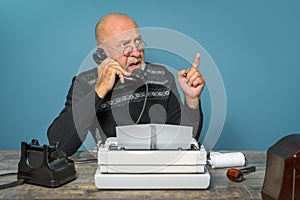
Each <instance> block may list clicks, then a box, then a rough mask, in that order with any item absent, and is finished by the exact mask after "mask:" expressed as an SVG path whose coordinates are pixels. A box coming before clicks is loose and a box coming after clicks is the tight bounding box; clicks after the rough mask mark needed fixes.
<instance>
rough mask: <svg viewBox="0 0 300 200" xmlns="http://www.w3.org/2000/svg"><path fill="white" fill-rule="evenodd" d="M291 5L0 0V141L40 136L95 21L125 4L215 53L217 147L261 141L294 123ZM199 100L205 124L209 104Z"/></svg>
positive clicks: (88, 45) (294, 7)
mask: <svg viewBox="0 0 300 200" xmlns="http://www.w3.org/2000/svg"><path fill="white" fill-rule="evenodd" d="M299 8H300V3H299V1H296V0H295V1H293V0H291V1H285V2H283V1H279V0H278V1H273V0H272V1H271V0H265V1H261V0H252V1H239V0H236V1H233V0H230V1H196V0H195V1H192V0H185V1H181V2H176V3H174V1H171V0H169V1H161V0H160V1H156V0H152V1H133V0H128V1H117V0H109V1H108V0H106V1H104V0H93V1H76V0H65V1H58V0H54V1H53V0H51V1H45V0H44V1H38V0H35V1H32V0H27V1H23V0H19V1H17V0H1V1H0V45H1V48H0V73H1V75H0V76H1V78H0V87H1V98H0V112H1V116H0V123H1V128H0V134H1V140H0V149H19V148H20V142H21V141H30V140H31V139H32V138H37V139H39V140H40V143H47V139H46V130H47V128H48V126H49V124H50V123H51V122H52V121H53V119H54V118H55V117H56V116H57V115H58V113H59V112H60V110H61V109H62V107H63V104H64V101H65V96H66V94H67V90H68V88H69V86H70V83H71V78H72V77H73V76H74V75H75V74H76V73H77V71H78V69H79V66H80V64H81V63H82V61H83V59H84V58H85V57H86V55H87V54H88V53H89V52H90V51H91V49H93V48H94V47H95V40H94V33H93V31H94V27H95V24H96V23H97V22H98V20H99V19H100V18H101V17H103V16H104V15H105V14H107V13H111V12H123V13H127V14H128V15H130V16H131V17H132V18H133V19H135V20H136V21H137V23H138V24H139V26H141V27H149V26H151V27H164V28H170V29H174V30H176V31H179V32H181V33H184V34H186V35H188V36H190V37H191V38H193V39H195V40H196V41H197V42H198V43H200V44H201V45H202V46H203V47H204V48H205V49H206V50H207V52H208V53H209V54H210V56H211V57H212V58H213V60H214V61H215V63H216V64H217V66H218V68H219V71H220V73H221V75H222V78H223V81H224V85H225V89H226V94H227V113H226V121H225V125H224V129H223V132H222V135H221V137H220V139H219V141H218V143H217V145H216V146H215V149H257V150H265V149H267V148H268V147H269V146H270V145H272V144H273V143H274V142H276V141H277V140H279V139H280V138H281V137H283V136H285V135H287V134H291V133H295V132H300V123H299V115H300V114H299V113H300V101H299V99H300V92H299V91H300V81H299V75H300V68H299V63H300V62H299V58H300V56H299V55H298V54H299V47H300V37H299V36H300V21H299V19H300V12H299ZM174 64H176V63H174ZM207 93H208V92H207V90H206V91H205V92H204V94H203V98H204V99H206V98H207V96H208V94H207ZM203 101H204V102H203V107H204V111H205V113H206V116H207V117H206V119H205V127H204V132H205V130H206V129H207V125H208V124H209V115H210V114H209V113H210V108H209V106H206V105H205V104H206V102H207V101H206V100H203ZM207 103H208V104H209V102H207Z"/></svg>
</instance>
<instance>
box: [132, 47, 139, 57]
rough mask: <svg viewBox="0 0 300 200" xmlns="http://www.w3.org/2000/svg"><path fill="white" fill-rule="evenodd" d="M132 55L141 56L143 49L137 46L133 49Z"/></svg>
mask: <svg viewBox="0 0 300 200" xmlns="http://www.w3.org/2000/svg"><path fill="white" fill-rule="evenodd" d="M131 56H133V57H140V56H141V51H140V50H138V49H137V48H133V50H132V52H131Z"/></svg>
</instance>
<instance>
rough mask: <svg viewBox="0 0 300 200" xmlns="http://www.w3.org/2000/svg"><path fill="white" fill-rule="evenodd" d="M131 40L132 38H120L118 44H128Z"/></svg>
mask: <svg viewBox="0 0 300 200" xmlns="http://www.w3.org/2000/svg"><path fill="white" fill-rule="evenodd" d="M129 42H130V39H124V40H120V41H119V42H118V46H120V45H122V44H128V43H129Z"/></svg>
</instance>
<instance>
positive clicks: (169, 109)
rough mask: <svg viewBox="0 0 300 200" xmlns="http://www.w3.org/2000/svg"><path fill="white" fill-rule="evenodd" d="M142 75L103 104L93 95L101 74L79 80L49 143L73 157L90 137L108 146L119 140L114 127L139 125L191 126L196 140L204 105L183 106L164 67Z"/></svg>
mask: <svg viewBox="0 0 300 200" xmlns="http://www.w3.org/2000/svg"><path fill="white" fill-rule="evenodd" d="M144 71H145V80H140V79H137V80H127V79H125V83H123V84H122V83H120V81H118V80H117V81H116V83H115V85H114V87H113V89H112V90H111V91H110V92H109V93H108V94H107V95H106V96H105V97H104V98H99V97H98V96H97V94H96V93H95V90H94V88H95V84H96V83H97V78H98V77H97V68H94V69H92V70H89V71H86V72H83V73H80V74H79V75H78V76H75V77H74V78H73V80H72V85H71V87H70V89H69V92H68V95H67V98H66V102H65V107H64V108H63V110H62V111H61V112H60V114H59V116H58V117H57V118H56V119H55V120H54V121H53V123H52V124H51V125H50V126H49V128H48V132H47V135H48V139H49V143H50V144H52V145H53V144H54V143H56V142H59V144H60V146H61V147H62V148H63V150H64V151H65V153H66V154H67V155H72V154H74V153H75V152H76V151H77V150H78V149H79V147H80V146H81V145H82V142H83V141H84V140H85V138H86V136H87V134H88V132H90V133H91V134H92V135H93V137H94V138H95V139H97V136H98V135H99V136H101V138H102V140H105V139H106V138H107V137H114V136H116V129H115V128H116V126H121V125H132V124H136V123H138V124H148V123H158V124H175V125H185V126H192V127H193V136H194V137H195V138H196V139H197V140H198V139H199V136H200V131H201V128H202V123H203V115H202V110H201V104H200V102H199V108H198V109H191V108H189V107H188V106H187V105H186V103H182V101H181V100H180V95H179V93H178V90H177V87H176V82H175V78H174V76H173V75H172V74H171V73H170V72H169V71H168V70H167V69H166V68H165V67H163V66H160V65H156V64H150V63H147V64H146V67H145V69H144ZM146 84H147V86H148V88H147V86H146ZM145 100H146V101H145Z"/></svg>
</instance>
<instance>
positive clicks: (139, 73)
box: [93, 48, 145, 81]
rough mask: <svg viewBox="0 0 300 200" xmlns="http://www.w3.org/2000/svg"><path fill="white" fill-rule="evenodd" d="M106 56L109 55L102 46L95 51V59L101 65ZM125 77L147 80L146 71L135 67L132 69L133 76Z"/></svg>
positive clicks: (127, 77) (125, 77)
mask: <svg viewBox="0 0 300 200" xmlns="http://www.w3.org/2000/svg"><path fill="white" fill-rule="evenodd" d="M106 58H107V55H106V53H105V51H104V49H102V48H98V49H97V51H96V52H95V53H93V59H94V61H95V62H96V63H97V64H98V65H100V64H101V63H102V62H103V60H105V59H106ZM124 79H127V80H133V81H136V80H137V79H140V80H142V81H145V72H144V70H142V69H135V70H133V71H132V74H131V76H124Z"/></svg>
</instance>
